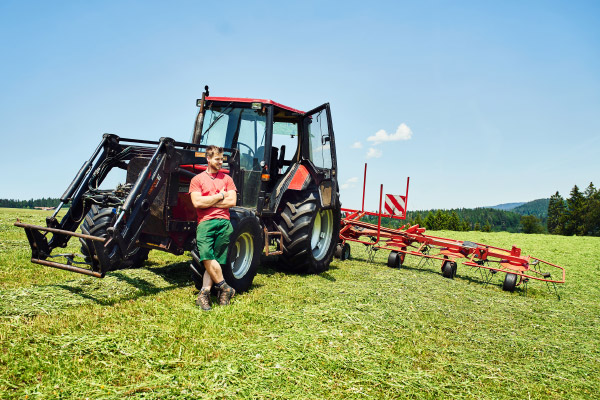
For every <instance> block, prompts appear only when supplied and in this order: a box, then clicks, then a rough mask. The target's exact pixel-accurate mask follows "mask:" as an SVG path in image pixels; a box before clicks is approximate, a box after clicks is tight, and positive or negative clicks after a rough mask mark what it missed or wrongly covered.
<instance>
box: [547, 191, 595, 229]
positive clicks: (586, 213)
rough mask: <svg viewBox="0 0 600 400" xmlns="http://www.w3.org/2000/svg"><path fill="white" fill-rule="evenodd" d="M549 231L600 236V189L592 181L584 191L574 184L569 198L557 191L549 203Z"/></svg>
mask: <svg viewBox="0 0 600 400" xmlns="http://www.w3.org/2000/svg"><path fill="white" fill-rule="evenodd" d="M548 232H549V233H552V234H555V235H568V236H572V235H579V236H600V191H599V190H598V189H596V187H595V186H594V184H593V183H592V182H590V184H589V185H588V187H587V188H586V189H585V191H584V192H581V190H580V189H579V187H577V185H575V186H573V189H571V193H570V196H569V198H567V199H564V198H563V197H562V196H561V195H560V193H559V192H558V191H557V192H556V193H555V194H554V195H552V197H550V203H549V204H548Z"/></svg>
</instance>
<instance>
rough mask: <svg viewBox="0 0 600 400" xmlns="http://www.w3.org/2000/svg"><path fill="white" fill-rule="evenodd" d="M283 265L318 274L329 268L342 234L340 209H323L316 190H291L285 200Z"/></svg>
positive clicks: (280, 222)
mask: <svg viewBox="0 0 600 400" xmlns="http://www.w3.org/2000/svg"><path fill="white" fill-rule="evenodd" d="M282 205H283V211H282V212H281V214H280V215H279V218H278V221H277V225H278V227H279V230H280V231H281V236H282V242H283V243H282V247H283V254H282V257H281V261H282V267H283V268H285V269H286V270H288V271H291V272H295V273H307V274H318V273H321V272H323V271H327V269H329V263H330V262H331V258H332V257H333V253H334V252H335V248H336V246H337V243H338V236H339V233H340V210H339V209H322V208H321V207H320V202H319V198H318V192H316V191H304V192H290V193H289V195H288V197H287V198H286V199H285V200H284V201H283V202H282Z"/></svg>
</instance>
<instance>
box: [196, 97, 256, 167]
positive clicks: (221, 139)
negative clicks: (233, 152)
mask: <svg viewBox="0 0 600 400" xmlns="http://www.w3.org/2000/svg"><path fill="white" fill-rule="evenodd" d="M202 129H203V132H202V136H201V138H200V144H203V145H207V146H208V145H215V146H219V147H227V148H237V149H238V150H239V151H240V153H242V154H247V155H249V156H254V155H255V154H256V152H257V150H258V148H259V147H261V146H264V141H265V129H266V114H265V113H263V112H261V110H252V109H250V108H237V107H231V106H227V107H212V106H210V107H209V108H207V109H206V111H205V115H204V123H203V127H202Z"/></svg>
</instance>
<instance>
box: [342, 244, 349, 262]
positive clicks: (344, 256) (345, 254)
mask: <svg viewBox="0 0 600 400" xmlns="http://www.w3.org/2000/svg"><path fill="white" fill-rule="evenodd" d="M349 259H350V244H349V243H344V247H343V248H342V256H341V257H340V260H342V261H346V260H349Z"/></svg>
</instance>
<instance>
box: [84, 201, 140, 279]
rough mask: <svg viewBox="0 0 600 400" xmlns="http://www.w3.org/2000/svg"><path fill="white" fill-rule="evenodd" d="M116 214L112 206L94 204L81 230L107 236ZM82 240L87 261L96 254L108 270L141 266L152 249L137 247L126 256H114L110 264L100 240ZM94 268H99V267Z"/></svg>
mask: <svg viewBox="0 0 600 400" xmlns="http://www.w3.org/2000/svg"><path fill="white" fill-rule="evenodd" d="M114 218H115V214H114V213H113V209H112V208H101V207H98V206H97V205H92V207H91V209H90V211H89V212H88V213H87V215H86V216H85V219H84V221H83V223H82V224H81V232H82V233H84V234H86V235H92V236H99V237H106V236H107V229H108V228H110V227H111V226H112V224H113V223H114ZM79 241H80V242H81V253H82V254H83V255H84V257H85V260H86V261H87V262H90V263H91V262H92V259H93V258H94V256H96V258H97V259H98V261H99V262H100V263H101V264H102V263H103V262H104V264H105V265H102V266H101V270H102V271H104V272H106V271H109V270H111V269H123V268H139V267H141V266H143V265H144V261H146V260H147V259H148V253H149V252H150V249H146V248H143V247H137V248H136V249H135V250H133V251H132V252H131V253H130V254H128V255H126V256H122V255H121V256H120V257H118V258H117V259H116V260H115V258H114V257H113V258H112V259H111V261H110V265H107V264H108V259H109V257H108V254H107V253H106V248H105V247H104V246H102V244H100V242H96V241H92V240H86V239H81V238H80V239H79ZM93 267H94V266H93ZM93 269H95V270H97V269H98V268H97V267H94V268H93Z"/></svg>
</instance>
